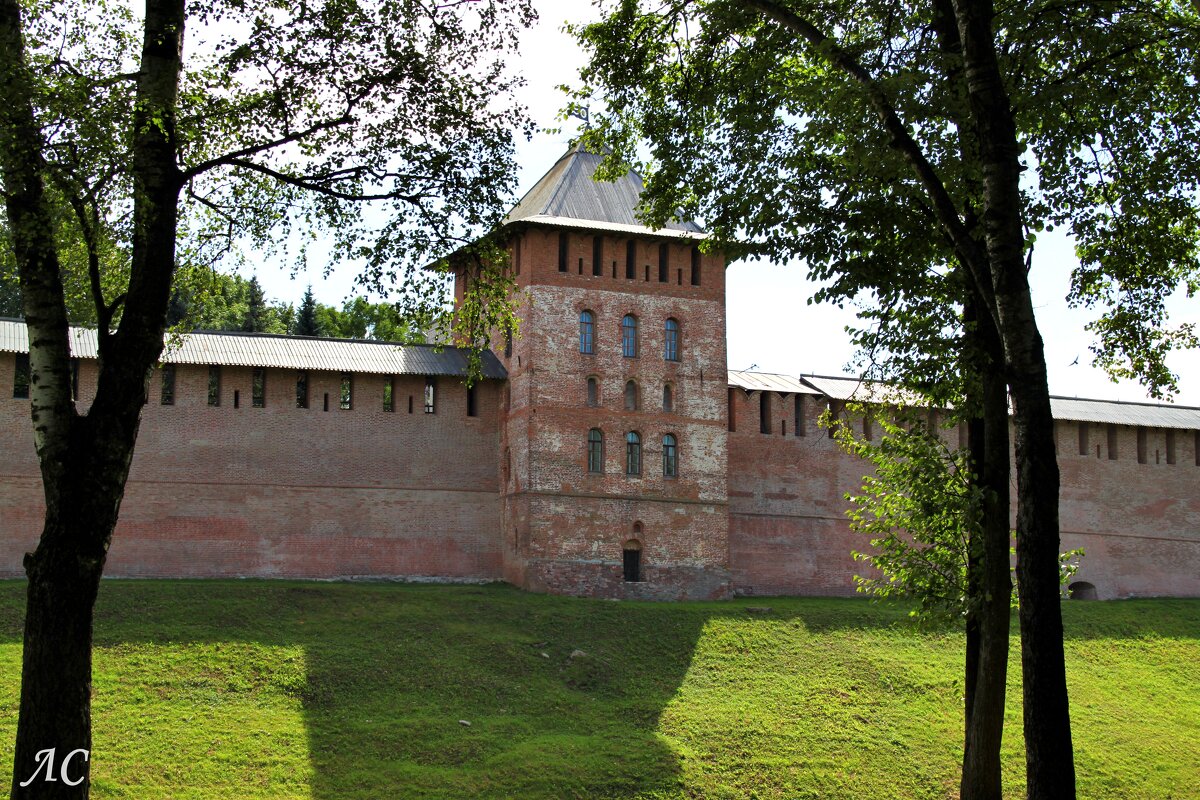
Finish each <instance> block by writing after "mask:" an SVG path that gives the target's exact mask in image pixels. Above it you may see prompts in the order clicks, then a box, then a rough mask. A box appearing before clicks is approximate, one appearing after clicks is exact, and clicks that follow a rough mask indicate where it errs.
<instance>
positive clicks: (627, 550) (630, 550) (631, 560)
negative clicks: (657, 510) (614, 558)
mask: <svg viewBox="0 0 1200 800" xmlns="http://www.w3.org/2000/svg"><path fill="white" fill-rule="evenodd" d="M641 533H642V523H640V522H638V523H634V526H633V535H634V536H635V537H637V536H640V535H641ZM621 557H622V558H621V563H622V566H623V576H624V579H625V581H626V583H640V582H641V580H642V541H641V539H638V538H633V539H629V540H627V541H626V542H625V544H623V545H622V546H621Z"/></svg>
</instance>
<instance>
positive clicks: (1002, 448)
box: [960, 296, 1012, 800]
mask: <svg viewBox="0 0 1200 800" xmlns="http://www.w3.org/2000/svg"><path fill="white" fill-rule="evenodd" d="M980 306H981V301H980V299H979V298H978V296H976V297H975V298H974V299H973V300H972V301H969V302H968V303H967V311H968V313H967V314H966V317H967V323H968V343H967V344H968V350H969V351H970V355H969V356H968V358H969V361H968V364H969V365H970V366H971V367H972V371H974V372H975V374H976V375H978V376H979V386H980V406H981V416H980V417H979V418H977V419H973V420H971V422H970V426H969V429H968V441H969V445H970V448H971V456H972V462H973V464H974V466H975V469H976V474H977V476H978V484H977V485H978V486H979V487H980V488H981V489H983V491H984V513H983V520H982V525H981V528H980V530H979V532H978V540H977V541H972V542H971V548H970V550H971V563H970V565H969V569H970V570H971V575H970V577H969V585H970V587H971V602H972V606H973V612H972V615H971V617H972V620H971V621H972V622H973V625H974V629H975V641H974V652H973V653H972V652H970V648H971V646H972V642H971V640H970V639H968V643H967V644H968V652H969V658H968V661H967V664H966V668H967V671H968V672H967V685H968V687H970V691H968V692H967V696H966V705H967V709H966V744H965V746H964V749H963V772H962V783H961V790H960V796H961V798H962V800H1000V798H1001V797H1002V793H1001V783H1000V778H1001V772H1000V744H1001V740H1002V737H1003V733H1004V697H1005V690H1006V684H1007V678H1008V635H1009V597H1010V596H1011V595H1012V584H1011V582H1010V581H1009V577H1008V565H1009V560H1008V542H1009V528H1008V518H1009V498H1008V492H1009V488H1008V482H1009V463H1008V403H1007V395H1006V392H1005V389H1006V387H1005V383H1004V377H1003V374H1002V372H1001V371H1000V370H999V369H998V367H999V366H1001V365H1002V364H1003V350H1002V349H1001V348H1000V341H999V337H998V336H997V334H996V330H995V327H994V326H993V325H992V321H991V317H990V316H989V315H988V314H986V313H985V314H976V313H975V310H976V309H977V308H979V307H980Z"/></svg>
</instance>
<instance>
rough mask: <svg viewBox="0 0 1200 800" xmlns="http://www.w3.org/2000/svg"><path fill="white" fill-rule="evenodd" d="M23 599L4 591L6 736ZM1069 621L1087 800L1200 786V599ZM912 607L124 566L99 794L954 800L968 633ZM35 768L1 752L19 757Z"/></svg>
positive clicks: (240, 798)
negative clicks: (274, 577)
mask: <svg viewBox="0 0 1200 800" xmlns="http://www.w3.org/2000/svg"><path fill="white" fill-rule="evenodd" d="M24 591H25V584H24V582H22V581H4V582H0V740H3V741H11V739H12V734H13V729H14V726H15V719H16V702H17V681H18V678H19V676H20V651H21V619H22V609H23V598H24ZM763 605H769V606H770V608H771V611H770V612H769V613H765V614H763V613H757V614H749V613H747V611H746V608H747V606H763ZM1063 612H1064V619H1065V624H1066V636H1067V640H1066V654H1067V663H1068V670H1069V673H1068V676H1069V679H1070V681H1071V696H1072V699H1073V700H1074V701H1075V702H1074V711H1073V713H1072V723H1073V732H1074V734H1075V740H1076V745H1077V748H1078V754H1079V755H1078V758H1079V764H1080V771H1079V772H1080V786H1079V793H1080V796H1082V797H1088V798H1092V799H1093V800H1167V798H1178V799H1179V800H1182V798H1184V797H1189V796H1191V787H1194V786H1197V785H1200V744H1198V743H1200V697H1198V696H1197V692H1196V691H1195V686H1196V685H1197V682H1198V681H1200V667H1198V666H1197V665H1200V601H1196V600H1134V601H1125V602H1112V603H1108V602H1099V603H1067V604H1065V606H1064V609H1063ZM906 613H907V608H906V607H905V606H896V605H894V604H879V605H876V604H867V603H865V602H863V601H862V600H859V599H818V598H805V599H798V598H771V599H770V600H764V599H762V598H758V599H751V600H738V601H733V602H727V603H633V602H622V603H612V602H605V601H600V600H588V599H580V598H566V597H551V596H545V595H533V594H526V593H522V592H519V591H516V590H513V589H512V588H509V587H504V586H487V587H475V586H454V587H452V586H418V585H386V584H362V583H358V584H355V583H349V584H347V583H341V584H339V583H332V584H331V583H296V582H284V581H119V580H113V581H105V582H104V584H103V586H102V588H101V591H100V596H99V599H98V602H97V607H96V644H97V647H96V652H95V679H94V683H93V685H94V692H95V703H94V706H93V718H94V726H95V734H94V753H95V755H93V760H94V764H93V773H92V774H93V780H94V782H95V783H94V786H93V788H92V796H93V797H95V798H117V797H136V798H142V799H144V800H157V799H159V798H176V800H207V799H208V798H213V797H225V798H230V799H231V800H233V799H234V798H236V799H237V800H252V799H255V798H262V800H267V799H268V798H269V800H280V799H281V798H304V799H305V800H307V799H308V798H314V799H317V798H333V797H336V798H339V799H341V800H356V799H357V798H364V799H365V798H371V800H375V799H376V798H390V797H397V798H400V797H403V798H414V799H416V798H430V799H431V800H433V799H434V798H436V800H459V799H461V800H467V799H468V798H469V799H470V800H482V799H483V798H522V800H539V799H540V798H545V799H546V800H562V799H563V798H623V799H625V800H685V799H686V798H691V799H694V798H706V799H707V798H728V799H729V800H733V799H734V798H738V799H739V800H740V798H752V797H758V798H780V799H782V798H825V800H851V799H853V800H859V799H860V798H868V797H871V798H895V799H896V800H946V798H949V797H957V788H958V786H957V781H958V778H957V775H958V764H957V762H956V751H957V748H958V747H959V745H960V744H961V743H960V739H961V736H962V707H961V696H962V691H963V686H962V675H961V668H962V657H963V644H962V637H961V635H959V634H957V633H952V632H945V631H938V630H936V629H925V630H921V629H916V628H914V627H913V626H912V625H910V624H908V622H907V620H906ZM414 643H415V644H414ZM576 650H581V651H583V652H584V653H586V656H585V657H576V658H572V654H573V653H574V652H575V651H576ZM1012 650H1013V653H1012V658H1013V659H1014V662H1015V660H1016V658H1017V657H1018V655H1017V653H1018V651H1019V647H1016V646H1014V647H1013V648H1012ZM542 653H545V654H546V656H547V657H543V656H542ZM1009 674H1010V675H1012V676H1013V677H1012V681H1013V683H1012V685H1011V686H1010V691H1009V692H1008V695H1009V698H1010V702H1009V706H1008V721H1007V726H1008V730H1007V731H1006V735H1005V737H1004V763H1005V765H1006V769H1005V774H1004V789H1005V797H1010V798H1015V797H1021V796H1023V790H1024V776H1023V774H1022V771H1021V770H1020V768H1019V764H1020V761H1021V755H1022V747H1023V744H1022V741H1021V736H1020V729H1021V714H1020V711H1019V703H1020V696H1021V691H1020V686H1019V681H1020V679H1019V674H1018V671H1017V670H1016V669H1015V668H1013V669H1010V673H1009ZM459 720H466V721H468V722H470V723H471V725H470V726H469V727H468V726H465V725H460V724H459ZM101 753H102V754H104V755H103V758H101V757H99V754H101ZM11 759H12V750H11V749H9V748H0V771H7V770H9V769H10V768H11ZM0 791H3V790H0Z"/></svg>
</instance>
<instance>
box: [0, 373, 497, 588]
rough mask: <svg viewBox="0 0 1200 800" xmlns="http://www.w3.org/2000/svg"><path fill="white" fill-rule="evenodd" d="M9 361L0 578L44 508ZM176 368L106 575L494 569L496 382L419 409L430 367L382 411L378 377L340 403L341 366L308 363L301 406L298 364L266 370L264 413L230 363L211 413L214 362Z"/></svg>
mask: <svg viewBox="0 0 1200 800" xmlns="http://www.w3.org/2000/svg"><path fill="white" fill-rule="evenodd" d="M12 369H13V356H12V355H11V354H0V387H5V391H4V392H3V395H2V396H0V451H2V452H4V453H5V454H6V459H5V462H4V467H3V469H2V470H0V473H2V474H3V479H2V480H0V576H16V575H20V574H22V569H21V558H22V554H23V553H24V552H26V551H27V550H30V549H32V548H33V547H35V546H36V543H37V538H38V536H39V535H40V531H41V517H42V514H43V506H42V499H41V484H40V480H39V477H38V470H37V462H36V458H35V454H34V451H33V441H32V434H31V431H30V423H29V416H28V415H29V402H28V400H20V399H13V398H12V396H11V394H12V392H11V388H9V387H11V386H12ZM176 370H177V371H176V390H175V394H176V399H175V404H174V405H170V406H164V405H161V404H160V403H159V399H160V388H161V373H160V372H158V371H156V372H155V374H154V375H153V377H152V381H151V397H150V403H149V404H148V405H147V406H146V409H145V411H144V413H143V416H142V424H141V430H140V434H139V437H138V445H137V449H136V451H135V456H134V462H133V466H132V469H131V472H130V478H129V484H128V487H127V491H126V495H125V499H124V502H123V503H122V508H121V519H120V522H119V523H118V526H117V530H116V532H115V535H114V537H113V544H112V548H111V550H110V553H109V560H108V565H107V567H106V570H105V574H107V575H110V576H138V577H152V576H153V577H216V576H220V577H232V576H255V577H304V578H332V577H350V576H364V575H370V576H376V577H391V576H430V577H439V578H456V579H468V578H470V579H476V578H478V579H498V578H500V577H501V559H500V541H499V537H500V525H499V518H500V503H499V486H498V481H497V477H496V473H497V470H496V464H497V461H498V456H497V442H498V431H497V424H496V419H497V406H498V403H499V399H500V394H501V385H500V384H498V383H496V382H492V381H485V382H483V383H482V384H481V385H480V386H479V387H478V389H477V397H478V416H477V417H468V416H467V413H466V390H465V389H464V387H463V386H462V384H461V383H460V382H459V379H457V378H449V377H441V378H438V379H437V392H436V395H437V402H436V413H433V414H425V413H424V406H423V394H424V387H425V379H424V377H422V376H396V378H395V411H393V412H385V411H383V404H382V398H383V380H384V378H383V376H378V375H355V376H354V398H353V408H352V409H351V410H342V409H340V408H339V407H338V400H339V389H340V374H338V373H326V372H316V371H310V372H309V408H307V409H298V408H296V407H295V405H296V399H295V398H296V391H295V378H296V373H295V372H294V371H292V370H282V369H268V370H267V380H266V397H265V407H264V408H253V407H252V402H251V385H250V384H251V370H250V369H249V368H239V367H228V366H226V367H223V368H222V373H221V405H220V406H219V407H210V406H209V405H208V403H207V387H208V368H207V366H190V365H179V366H178V367H177V368H176ZM94 380H95V362H92V361H86V360H85V361H82V362H81V369H80V396H81V398H82V402H81V408H86V405H87V402H88V400H89V398H90V397H91V395H92V393H93V392H94ZM234 391H237V392H238V396H239V399H238V405H239V407H238V408H234V407H233V393H234ZM326 394H328V395H329V411H324V410H323V409H324V396H325V395H326ZM410 396H411V397H412V398H413V413H411V414H410V413H409V412H408V402H409V397H410Z"/></svg>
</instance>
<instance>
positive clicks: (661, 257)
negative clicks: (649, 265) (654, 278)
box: [658, 242, 671, 283]
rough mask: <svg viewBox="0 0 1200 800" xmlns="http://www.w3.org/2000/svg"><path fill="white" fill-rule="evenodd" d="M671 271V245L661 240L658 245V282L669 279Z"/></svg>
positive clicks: (664, 281)
mask: <svg viewBox="0 0 1200 800" xmlns="http://www.w3.org/2000/svg"><path fill="white" fill-rule="evenodd" d="M670 272H671V246H670V245H669V244H667V243H666V242H663V243H662V244H660V245H659V246H658V282H659V283H666V282H667V281H669V280H670V277H669V274H670Z"/></svg>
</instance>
